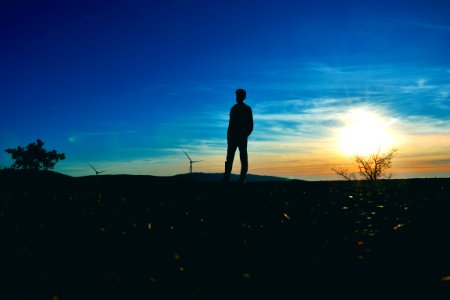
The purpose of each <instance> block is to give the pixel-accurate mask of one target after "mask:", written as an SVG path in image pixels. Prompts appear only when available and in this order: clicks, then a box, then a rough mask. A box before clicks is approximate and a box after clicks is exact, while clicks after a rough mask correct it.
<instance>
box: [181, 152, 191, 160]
mask: <svg viewBox="0 0 450 300" xmlns="http://www.w3.org/2000/svg"><path fill="white" fill-rule="evenodd" d="M183 152H184V154H186V156H187V158H188V159H189V161H192V159H191V158H190V157H189V155H188V154H187V153H186V151H184V150H183Z"/></svg>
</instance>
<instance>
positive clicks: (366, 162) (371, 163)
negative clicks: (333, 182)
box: [332, 148, 397, 180]
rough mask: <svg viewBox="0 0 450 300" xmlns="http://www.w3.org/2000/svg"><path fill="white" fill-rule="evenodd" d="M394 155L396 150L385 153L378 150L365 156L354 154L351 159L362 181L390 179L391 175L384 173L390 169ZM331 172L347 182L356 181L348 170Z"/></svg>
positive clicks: (354, 176)
mask: <svg viewBox="0 0 450 300" xmlns="http://www.w3.org/2000/svg"><path fill="white" fill-rule="evenodd" d="M396 155H397V148H392V149H391V150H389V151H387V152H381V151H380V149H378V151H377V152H376V153H372V154H370V155H367V156H364V155H359V154H356V155H354V156H353V158H354V159H355V162H356V165H357V167H358V172H359V174H360V175H361V176H362V178H363V179H366V180H378V179H381V178H387V179H390V178H391V177H392V173H387V172H386V171H387V170H388V169H390V168H391V167H392V159H393V158H394V157H395V156H396ZM332 170H333V171H334V172H335V173H336V174H338V175H339V176H342V177H344V178H345V179H347V180H355V179H356V175H355V174H353V173H349V172H348V169H342V168H338V169H336V168H332Z"/></svg>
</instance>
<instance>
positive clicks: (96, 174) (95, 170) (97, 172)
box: [88, 163, 109, 185]
mask: <svg viewBox="0 0 450 300" xmlns="http://www.w3.org/2000/svg"><path fill="white" fill-rule="evenodd" d="M88 165H89V166H91V168H92V170H94V172H95V176H96V177H97V185H98V174H101V173H103V172H106V171H109V169H108V170H102V171H98V170H97V169H96V168H94V166H92V165H91V164H90V163H88Z"/></svg>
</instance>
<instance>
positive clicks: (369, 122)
mask: <svg viewBox="0 0 450 300" xmlns="http://www.w3.org/2000/svg"><path fill="white" fill-rule="evenodd" d="M345 122H346V125H345V126H344V127H343V128H342V129H340V130H339V143H340V147H341V150H342V151H343V152H344V153H345V154H347V155H354V154H359V155H369V154H371V153H374V152H377V151H378V150H379V149H380V150H383V149H385V148H387V147H390V146H392V144H393V138H392V134H391V133H390V132H389V129H388V126H389V125H390V123H391V122H388V121H387V120H385V119H384V118H383V117H382V116H380V115H378V114H376V113H373V112H370V111H369V110H361V109H358V110H353V111H351V112H349V113H348V115H347V116H346V120H345Z"/></svg>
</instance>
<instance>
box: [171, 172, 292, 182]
mask: <svg viewBox="0 0 450 300" xmlns="http://www.w3.org/2000/svg"><path fill="white" fill-rule="evenodd" d="M172 177H173V178H177V179H188V180H194V181H220V180H221V179H222V178H223V173H192V174H189V173H186V174H178V175H174V176H172ZM238 179H239V175H237V174H231V178H230V181H238ZM245 180H246V181H247V182H263V181H288V180H292V179H290V178H285V177H277V176H267V175H254V174H247V176H246V179H245Z"/></svg>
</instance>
